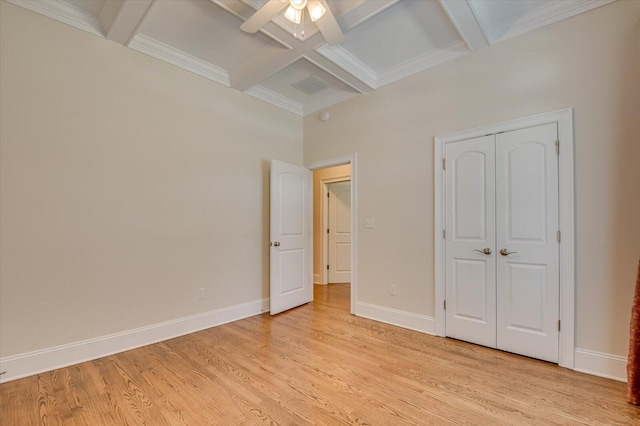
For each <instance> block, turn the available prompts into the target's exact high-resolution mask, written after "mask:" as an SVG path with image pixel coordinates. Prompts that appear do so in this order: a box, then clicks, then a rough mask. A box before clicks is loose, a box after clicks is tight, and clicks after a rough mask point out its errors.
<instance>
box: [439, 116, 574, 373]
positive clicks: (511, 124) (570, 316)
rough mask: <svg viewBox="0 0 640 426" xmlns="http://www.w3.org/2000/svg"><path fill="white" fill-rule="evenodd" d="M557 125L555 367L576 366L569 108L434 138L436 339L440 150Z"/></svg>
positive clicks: (442, 268)
mask: <svg viewBox="0 0 640 426" xmlns="http://www.w3.org/2000/svg"><path fill="white" fill-rule="evenodd" d="M550 123H556V124H557V125H558V140H559V149H560V155H559V157H558V168H559V170H558V196H559V200H558V201H559V202H558V207H559V218H558V219H559V222H558V223H559V225H558V226H559V228H560V229H559V230H560V233H561V242H560V247H559V254H560V259H559V266H560V277H559V278H560V321H561V324H562V327H561V330H560V341H559V354H558V365H560V366H561V367H565V368H570V369H573V368H574V357H575V355H574V351H575V223H574V222H575V213H574V211H575V207H574V204H575V197H574V172H573V161H574V154H573V144H574V141H573V109H572V108H566V109H561V110H557V111H552V112H548V113H543V114H537V115H532V116H528V117H524V118H519V119H514V120H509V121H503V122H500V123H496V124H490V125H486V126H480V127H476V128H473V129H469V130H464V131H460V132H454V133H448V134H445V135H441V136H436V137H435V138H434V155H433V159H434V163H433V164H434V234H433V235H434V254H435V258H434V283H435V326H436V327H435V328H436V335H437V336H442V337H445V333H446V327H445V326H446V317H445V310H444V300H445V294H446V293H445V289H446V287H445V286H446V283H445V260H446V259H445V244H444V242H445V240H444V232H445V228H444V213H445V211H444V207H445V204H444V196H445V191H444V184H445V181H444V169H443V167H444V164H445V162H444V160H445V158H444V147H445V144H447V143H450V142H456V141H461V140H465V139H471V138H475V137H479V136H485V135H489V134H495V133H500V132H508V131H512V130H520V129H525V128H528V127H534V126H540V125H543V124H550Z"/></svg>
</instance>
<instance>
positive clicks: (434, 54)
mask: <svg viewBox="0 0 640 426" xmlns="http://www.w3.org/2000/svg"><path fill="white" fill-rule="evenodd" d="M467 53H470V50H469V48H468V47H467V44H466V43H465V42H464V41H463V40H456V41H454V42H452V43H449V44H448V45H447V46H445V47H444V48H441V49H434V50H432V51H430V52H427V53H425V54H423V55H420V56H416V57H415V58H412V59H410V60H408V61H405V62H402V63H400V64H398V65H395V66H393V67H391V68H389V69H387V70H386V71H384V72H383V73H380V74H378V77H377V87H382V86H385V85H387V84H390V83H393V82H395V81H398V80H400V79H403V78H405V77H408V76H410V75H413V74H416V73H419V72H420V71H424V70H426V69H427V68H431V67H435V66H436V65H439V64H442V63H444V62H447V61H450V60H452V59H455V58H458V57H460V56H463V55H466V54H467Z"/></svg>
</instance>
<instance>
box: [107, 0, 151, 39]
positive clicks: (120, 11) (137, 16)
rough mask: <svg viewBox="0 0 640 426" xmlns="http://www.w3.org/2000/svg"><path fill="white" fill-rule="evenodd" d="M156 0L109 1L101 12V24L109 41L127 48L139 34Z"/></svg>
mask: <svg viewBox="0 0 640 426" xmlns="http://www.w3.org/2000/svg"><path fill="white" fill-rule="evenodd" d="M153 2H154V0H109V1H105V2H104V5H103V6H102V10H101V11H100V16H99V18H100V22H101V23H102V28H104V31H105V37H106V38H107V39H108V40H111V41H115V42H116V43H120V44H124V45H125V46H127V45H128V44H129V42H130V41H131V40H132V39H133V37H134V36H135V35H136V34H137V32H138V28H139V27H140V25H141V24H142V21H143V20H144V18H145V16H146V15H147V13H148V12H149V10H150V9H151V5H152V4H153Z"/></svg>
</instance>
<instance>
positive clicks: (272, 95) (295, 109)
mask: <svg viewBox="0 0 640 426" xmlns="http://www.w3.org/2000/svg"><path fill="white" fill-rule="evenodd" d="M243 93H246V94H247V95H250V96H253V97H254V98H258V99H260V100H261V101H264V102H267V103H269V104H271V105H275V106H277V107H280V108H282V109H284V110H286V111H289V112H292V113H294V114H297V115H304V109H303V107H302V104H301V103H299V102H296V101H293V100H291V99H290V98H287V97H286V96H282V95H281V94H279V93H276V92H274V91H273V90H270V89H267V88H266V87H264V86H261V85H255V86H252V87H250V88H249V89H247V90H245V91H244V92H243Z"/></svg>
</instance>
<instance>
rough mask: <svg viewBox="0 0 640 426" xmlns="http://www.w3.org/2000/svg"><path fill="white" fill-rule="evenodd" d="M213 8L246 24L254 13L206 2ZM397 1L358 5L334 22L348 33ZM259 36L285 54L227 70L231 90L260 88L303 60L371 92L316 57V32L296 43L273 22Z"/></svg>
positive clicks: (231, 0)
mask: <svg viewBox="0 0 640 426" xmlns="http://www.w3.org/2000/svg"><path fill="white" fill-rule="evenodd" d="M210 1H211V2H212V3H214V4H215V5H217V6H219V7H221V8H222V9H224V10H226V11H227V12H229V13H231V14H233V15H234V16H236V17H238V18H240V19H242V20H247V19H249V17H250V16H251V15H252V14H253V13H255V9H253V8H252V7H250V6H248V5H246V4H244V3H243V2H240V1H238V0H210ZM398 1H399V0H390V1H385V2H371V1H361V2H360V3H359V4H358V5H357V6H356V7H354V8H353V9H351V10H350V11H349V12H347V13H346V14H345V15H344V16H342V17H340V18H338V22H339V23H340V26H341V27H342V29H343V30H344V31H346V30H348V29H352V28H354V27H356V26H358V25H359V24H361V23H362V22H364V21H366V20H367V19H370V18H371V17H372V16H374V15H377V14H378V13H380V12H382V11H384V10H386V9H387V8H389V7H391V6H392V5H394V4H396V3H397V2H398ZM260 32H261V33H262V34H264V35H266V36H268V37H269V38H271V39H273V40H274V41H276V42H278V43H279V44H281V45H282V46H283V47H284V48H287V49H289V50H287V51H284V52H283V53H282V54H281V55H279V56H277V57H275V58H274V56H273V55H272V54H269V55H257V56H254V57H251V58H248V59H247V60H246V61H244V62H243V63H241V64H240V65H238V66H237V67H235V69H233V70H229V80H230V84H231V87H232V88H234V89H237V90H240V91H243V92H244V91H246V90H248V89H249V88H251V87H253V86H255V85H258V84H260V83H261V82H262V81H264V80H266V79H268V78H269V77H271V76H272V75H274V74H275V73H277V72H279V71H281V70H282V69H284V68H286V67H287V66H289V65H291V64H292V63H294V62H296V61H297V60H299V59H306V60H308V61H310V62H311V63H313V64H314V65H316V66H318V67H320V68H322V69H323V70H324V71H326V72H328V73H329V74H331V75H333V76H334V77H336V78H337V79H338V80H340V81H342V82H344V83H345V84H347V85H348V86H350V87H352V88H353V89H354V90H356V91H358V92H360V93H365V92H369V91H371V90H373V88H372V87H371V86H370V85H368V84H367V83H366V82H364V81H363V80H361V79H359V78H358V77H356V76H354V75H353V74H351V73H349V72H348V71H346V70H345V69H343V68H342V67H340V66H338V65H336V64H335V63H333V62H332V61H330V60H329V59H327V58H326V57H325V56H323V55H321V54H319V53H318V52H317V51H316V49H318V48H319V47H321V46H323V45H324V44H326V42H325V40H324V38H323V37H322V34H320V33H319V32H316V33H315V34H313V35H312V36H310V37H308V38H307V39H306V40H304V41H300V40H298V39H296V38H295V37H294V36H293V35H292V34H290V33H289V32H288V31H286V30H284V29H283V28H281V27H280V26H278V25H276V24H274V23H273V22H271V21H270V22H268V23H267V24H266V25H265V26H264V27H263V28H262V29H261V30H260Z"/></svg>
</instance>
